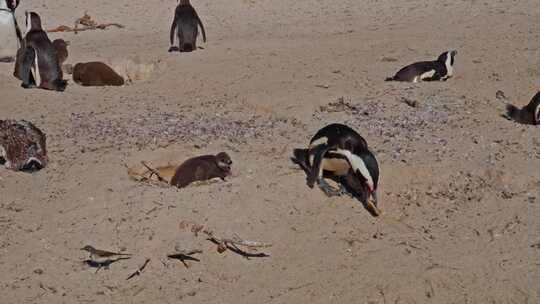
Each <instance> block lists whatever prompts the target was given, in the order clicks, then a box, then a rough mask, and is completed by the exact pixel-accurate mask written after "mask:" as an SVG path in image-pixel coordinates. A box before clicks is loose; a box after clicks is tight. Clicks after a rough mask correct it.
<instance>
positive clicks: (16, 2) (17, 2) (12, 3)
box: [6, 0, 19, 11]
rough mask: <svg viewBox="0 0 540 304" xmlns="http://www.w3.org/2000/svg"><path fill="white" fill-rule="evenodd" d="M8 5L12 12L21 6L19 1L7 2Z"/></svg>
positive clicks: (10, 0)
mask: <svg viewBox="0 0 540 304" xmlns="http://www.w3.org/2000/svg"><path fill="white" fill-rule="evenodd" d="M6 5H7V7H8V8H9V9H10V10H12V11H15V9H16V8H17V6H19V0H6Z"/></svg>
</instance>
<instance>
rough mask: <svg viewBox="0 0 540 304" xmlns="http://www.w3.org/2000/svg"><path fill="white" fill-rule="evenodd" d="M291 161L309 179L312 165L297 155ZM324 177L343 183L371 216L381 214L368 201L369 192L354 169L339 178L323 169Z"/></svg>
mask: <svg viewBox="0 0 540 304" xmlns="http://www.w3.org/2000/svg"><path fill="white" fill-rule="evenodd" d="M291 161H292V162H293V163H294V164H296V165H298V166H300V168H301V169H302V170H303V171H304V173H305V174H306V180H307V178H308V176H309V174H310V173H311V167H310V166H309V165H308V164H307V162H306V160H305V159H298V158H296V157H295V156H292V157H291ZM323 178H329V179H331V180H333V181H334V182H335V183H336V184H338V185H341V186H342V187H343V188H344V189H345V190H346V191H347V195H348V196H350V197H351V198H353V199H356V200H358V201H359V202H360V203H361V204H362V206H363V207H364V209H366V211H367V212H369V214H370V215H371V216H373V217H378V216H379V215H380V214H379V212H378V211H377V210H376V209H375V208H374V207H373V205H372V204H370V203H369V202H368V193H367V192H366V191H364V190H363V186H362V185H361V183H360V181H359V180H358V179H357V178H355V177H354V173H352V171H350V170H349V174H347V176H345V177H341V178H338V177H336V176H334V175H327V174H324V171H323ZM336 192H337V190H336Z"/></svg>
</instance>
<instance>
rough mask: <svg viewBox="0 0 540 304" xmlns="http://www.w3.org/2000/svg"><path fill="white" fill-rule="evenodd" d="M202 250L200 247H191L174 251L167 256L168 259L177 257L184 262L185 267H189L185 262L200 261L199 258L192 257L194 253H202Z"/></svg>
mask: <svg viewBox="0 0 540 304" xmlns="http://www.w3.org/2000/svg"><path fill="white" fill-rule="evenodd" d="M202 252H203V251H202V250H200V249H193V250H180V251H178V252H175V253H171V254H168V255H167V257H168V258H169V259H177V260H180V262H182V264H184V266H185V267H186V268H189V265H188V264H187V263H186V261H195V262H200V260H199V259H197V258H194V257H192V255H194V254H198V253H202Z"/></svg>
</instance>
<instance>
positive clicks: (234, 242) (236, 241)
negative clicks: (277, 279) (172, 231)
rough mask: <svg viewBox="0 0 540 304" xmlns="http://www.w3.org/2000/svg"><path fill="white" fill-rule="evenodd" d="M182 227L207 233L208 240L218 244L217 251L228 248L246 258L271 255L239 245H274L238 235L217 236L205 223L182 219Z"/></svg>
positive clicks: (260, 246)
mask: <svg viewBox="0 0 540 304" xmlns="http://www.w3.org/2000/svg"><path fill="white" fill-rule="evenodd" d="M179 228H180V229H186V228H191V232H193V233H194V234H195V236H198V234H199V232H202V233H204V234H206V236H207V237H208V240H209V241H211V242H213V243H215V244H216V245H218V247H217V251H218V252H219V253H223V252H225V251H226V250H227V249H229V250H231V251H232V252H234V253H236V254H239V255H241V256H243V257H245V258H250V257H269V256H270V255H268V254H266V253H250V252H246V251H245V250H242V249H240V248H239V247H246V248H248V249H252V250H253V249H258V248H268V247H272V244H271V243H265V242H258V241H249V240H244V239H242V238H240V237H239V236H238V235H236V234H235V235H234V236H233V237H232V238H222V237H219V236H217V235H216V234H215V233H214V232H213V231H212V230H210V229H208V228H206V229H205V227H204V226H203V225H200V224H197V223H194V222H190V221H182V222H180V224H179Z"/></svg>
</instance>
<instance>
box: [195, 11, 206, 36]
mask: <svg viewBox="0 0 540 304" xmlns="http://www.w3.org/2000/svg"><path fill="white" fill-rule="evenodd" d="M195 16H197V22H198V23H199V26H200V27H201V32H202V37H203V42H204V43H206V31H205V30H204V25H203V23H202V21H201V18H199V15H197V13H195Z"/></svg>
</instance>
